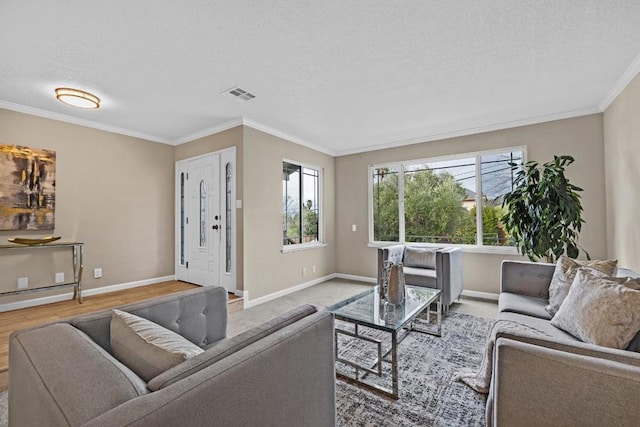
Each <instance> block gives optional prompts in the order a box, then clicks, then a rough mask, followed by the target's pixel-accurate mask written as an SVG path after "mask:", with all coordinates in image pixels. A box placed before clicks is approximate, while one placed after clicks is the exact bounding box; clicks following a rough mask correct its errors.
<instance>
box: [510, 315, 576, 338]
mask: <svg viewBox="0 0 640 427" xmlns="http://www.w3.org/2000/svg"><path fill="white" fill-rule="evenodd" d="M498 319H505V320H511V321H512V322H516V323H520V324H523V325H527V326H529V327H531V328H533V329H536V330H538V331H540V332H542V333H544V334H546V335H547V336H548V339H551V340H554V341H558V342H562V343H574V342H576V341H580V340H579V339H577V338H576V337H574V336H573V335H571V334H568V333H566V332H565V331H563V330H562V329H558V328H556V327H555V326H553V325H552V324H551V322H549V320H547V319H541V318H539V317H532V316H528V315H526V314H520V313H513V312H510V311H503V312H500V313H498Z"/></svg>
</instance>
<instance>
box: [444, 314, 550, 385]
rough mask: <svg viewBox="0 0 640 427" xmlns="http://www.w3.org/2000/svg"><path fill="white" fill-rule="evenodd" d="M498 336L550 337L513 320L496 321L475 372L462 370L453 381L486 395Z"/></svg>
mask: <svg viewBox="0 0 640 427" xmlns="http://www.w3.org/2000/svg"><path fill="white" fill-rule="evenodd" d="M498 334H511V335H524V336H533V337H536V336H538V337H539V336H541V335H543V336H547V337H548V336H550V335H549V334H547V333H546V332H543V331H540V330H538V329H536V328H532V327H531V326H528V325H525V324H522V323H518V322H514V321H513V320H504V319H503V320H497V321H496V323H494V324H493V326H492V327H491V334H489V340H488V341H487V345H486V347H485V352H484V357H483V358H482V363H481V364H480V367H479V368H478V370H477V371H474V370H472V369H469V368H467V369H462V370H460V371H458V373H456V374H455V375H454V377H453V381H462V382H463V383H465V384H467V385H468V386H469V387H471V388H472V389H474V390H475V391H477V392H478V393H482V394H488V393H489V385H490V384H491V374H492V372H493V347H494V344H495V342H496V336H498Z"/></svg>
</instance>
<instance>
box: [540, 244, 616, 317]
mask: <svg viewBox="0 0 640 427" xmlns="http://www.w3.org/2000/svg"><path fill="white" fill-rule="evenodd" d="M617 265H618V260H617V259H608V260H592V261H577V260H575V259H572V258H569V257H566V256H564V255H562V256H560V258H558V262H557V264H556V269H555V271H554V272H553V277H552V278H551V283H550V284H549V305H547V306H546V307H545V309H546V310H547V312H548V313H549V314H550V315H552V316H553V315H555V314H556V313H557V312H558V310H559V309H560V306H561V305H562V302H563V301H564V299H565V298H566V297H567V294H568V293H569V288H571V284H572V283H573V279H574V277H576V272H577V271H578V269H579V268H580V267H591V268H595V269H596V270H600V271H602V272H603V273H605V274H606V275H608V276H612V275H613V274H614V273H615V271H616V267H617Z"/></svg>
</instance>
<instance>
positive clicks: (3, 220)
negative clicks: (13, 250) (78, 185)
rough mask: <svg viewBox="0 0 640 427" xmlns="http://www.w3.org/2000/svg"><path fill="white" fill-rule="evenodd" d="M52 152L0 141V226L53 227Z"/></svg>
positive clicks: (54, 173) (54, 200)
mask: <svg viewBox="0 0 640 427" xmlns="http://www.w3.org/2000/svg"><path fill="white" fill-rule="evenodd" d="M55 206H56V152H55V151H52V150H44V149H38V148H29V147H21V146H18V145H0V230H53V229H54V225H55Z"/></svg>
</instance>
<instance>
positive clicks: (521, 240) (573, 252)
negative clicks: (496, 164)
mask: <svg viewBox="0 0 640 427" xmlns="http://www.w3.org/2000/svg"><path fill="white" fill-rule="evenodd" d="M573 162H574V158H573V157H571V156H554V157H553V161H552V162H548V163H544V164H543V165H542V166H540V165H539V164H538V163H537V162H534V161H529V162H527V163H526V164H525V165H524V166H523V167H522V168H521V169H520V170H518V172H517V173H516V178H515V181H514V183H515V188H514V189H513V190H512V191H511V192H510V193H507V194H506V195H505V197H504V200H503V202H502V206H503V207H504V208H506V213H505V214H504V215H503V216H502V218H501V221H502V224H503V225H504V227H505V229H506V230H507V231H508V232H509V233H510V235H511V237H512V238H513V240H514V242H515V244H516V246H517V247H518V250H519V252H520V253H521V254H522V255H527V256H528V257H529V259H530V260H531V261H539V260H544V261H547V262H555V261H556V260H557V258H558V257H559V256H560V255H563V254H566V255H567V256H569V257H571V258H577V257H578V255H579V252H580V250H582V251H583V252H584V253H585V255H586V257H587V258H589V254H588V253H587V252H586V251H585V250H584V249H583V248H582V247H581V246H579V245H578V234H579V233H580V230H581V229H582V223H583V222H584V220H583V219H582V205H581V204H580V194H579V193H580V192H581V191H583V190H582V188H580V187H576V186H575V185H573V184H571V183H570V182H569V179H568V178H567V177H566V176H565V175H564V171H565V168H566V167H567V166H569V165H570V164H572V163H573ZM511 167H513V168H516V167H518V165H516V164H512V165H511Z"/></svg>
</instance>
